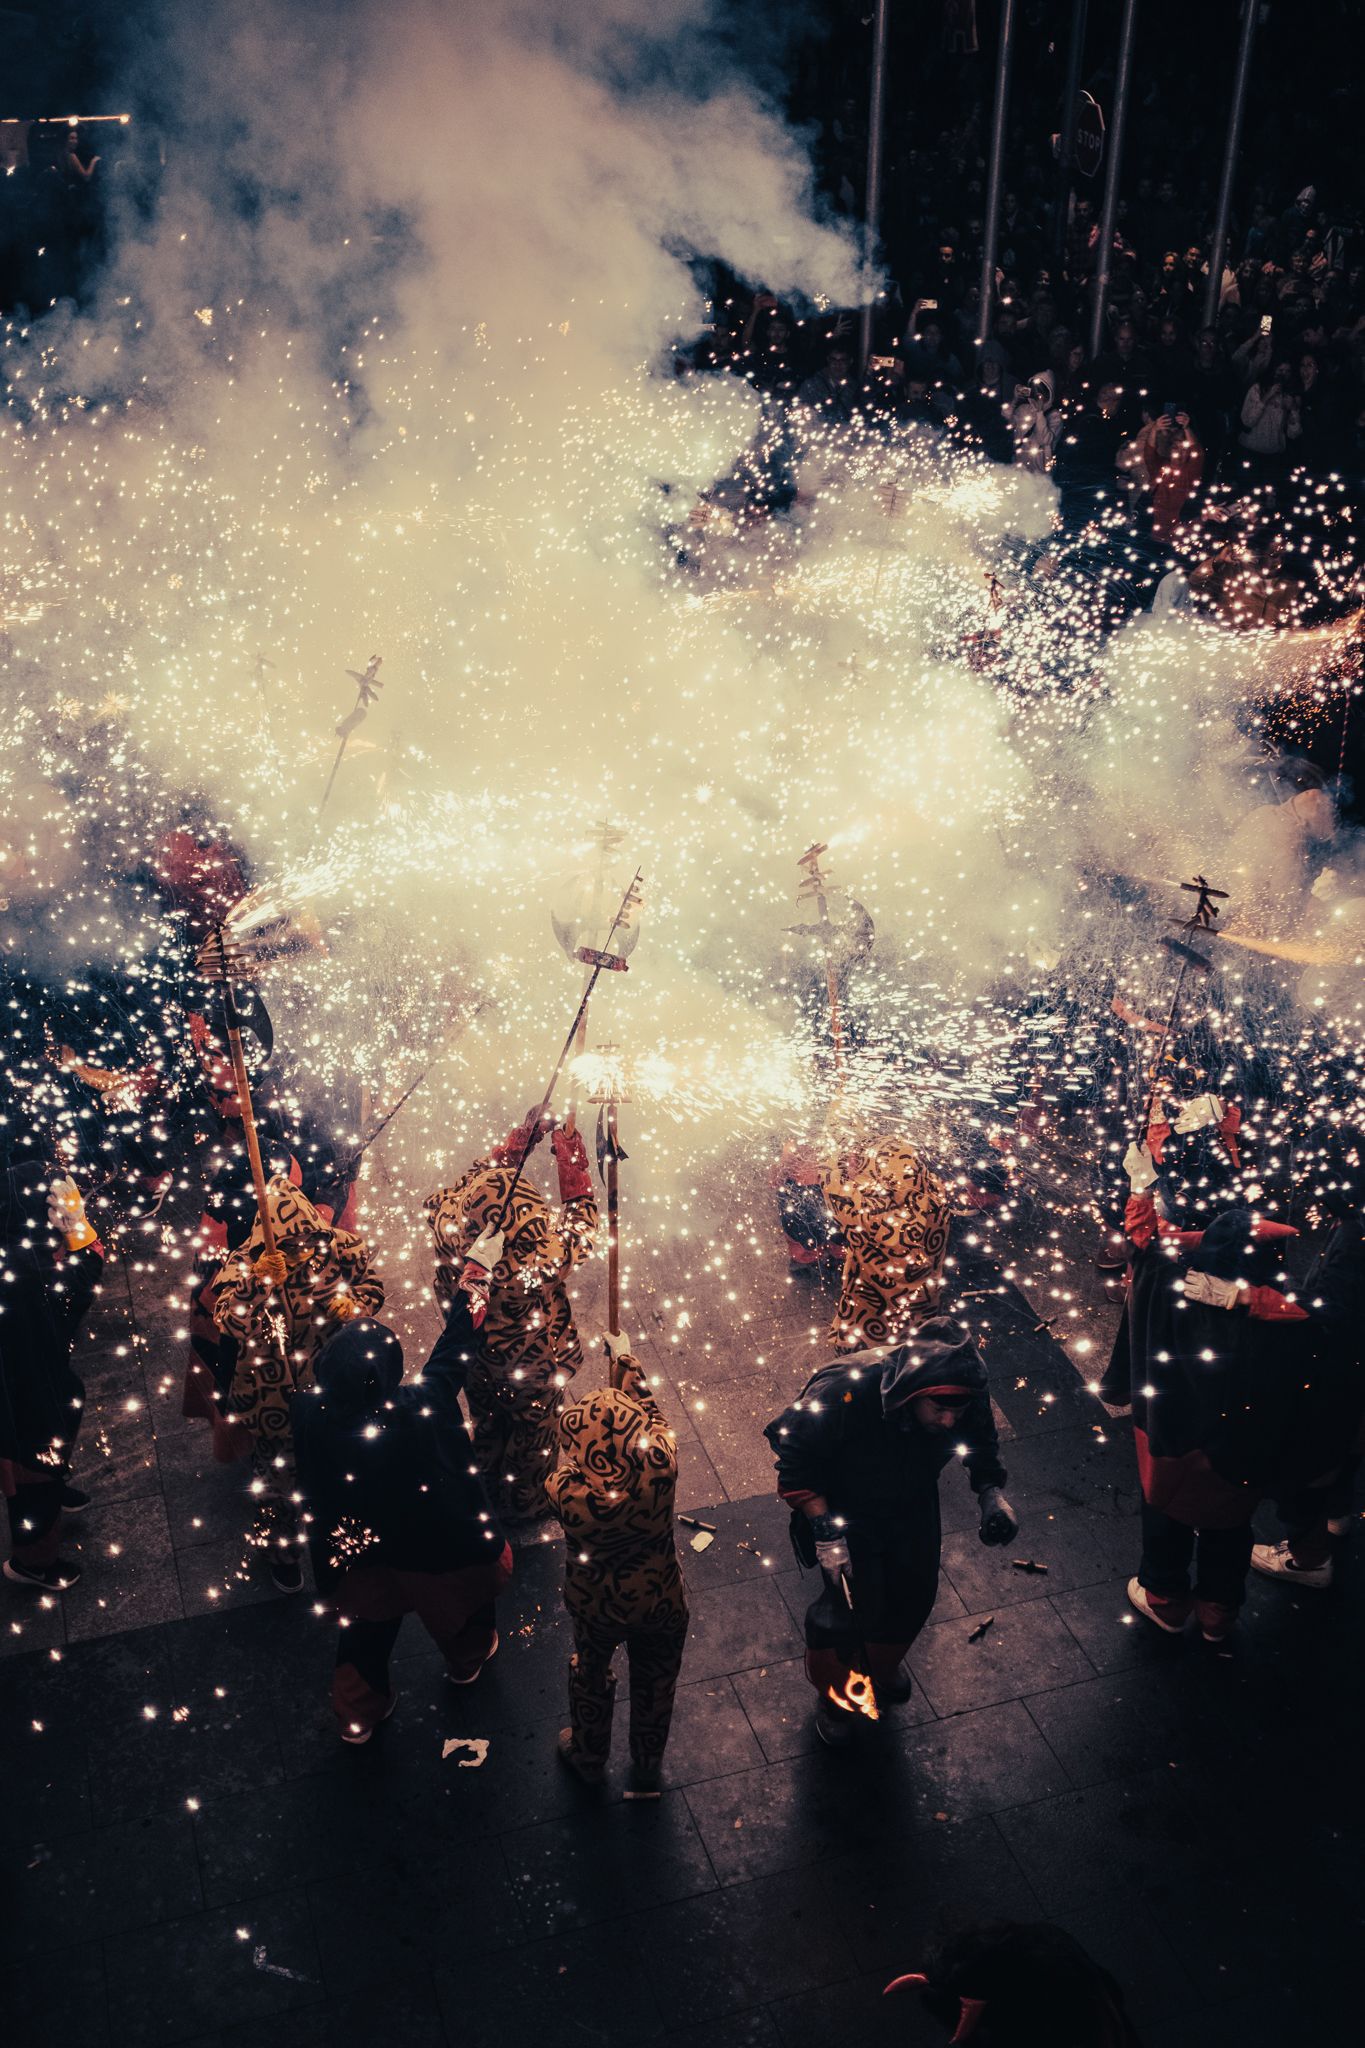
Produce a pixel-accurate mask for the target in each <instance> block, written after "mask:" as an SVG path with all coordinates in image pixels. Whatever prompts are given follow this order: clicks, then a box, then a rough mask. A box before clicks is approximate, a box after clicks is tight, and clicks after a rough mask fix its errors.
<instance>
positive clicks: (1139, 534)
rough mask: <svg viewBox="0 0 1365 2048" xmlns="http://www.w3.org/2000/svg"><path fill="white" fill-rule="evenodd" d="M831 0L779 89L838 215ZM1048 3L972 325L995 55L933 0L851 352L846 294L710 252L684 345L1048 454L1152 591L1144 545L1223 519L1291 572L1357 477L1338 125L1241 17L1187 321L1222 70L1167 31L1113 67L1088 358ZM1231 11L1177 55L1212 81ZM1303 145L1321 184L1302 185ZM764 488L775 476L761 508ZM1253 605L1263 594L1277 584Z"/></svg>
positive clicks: (1364, 441)
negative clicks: (797, 283)
mask: <svg viewBox="0 0 1365 2048" xmlns="http://www.w3.org/2000/svg"><path fill="white" fill-rule="evenodd" d="M828 5H829V7H830V9H831V11H832V14H833V16H834V17H837V18H836V19H835V20H834V21H833V23H832V28H831V34H830V35H829V36H828V37H827V38H826V40H825V41H824V42H823V43H822V44H820V45H819V46H818V50H817V52H816V59H817V60H818V61H813V62H812V64H811V66H810V69H809V72H808V73H798V77H797V82H796V85H795V87H794V89H793V96H792V97H793V110H794V111H795V112H796V113H797V114H798V115H802V114H804V115H805V116H806V117H807V118H808V119H810V120H811V121H812V123H813V124H814V125H815V128H816V131H817V135H818V140H817V144H816V156H817V162H818V164H819V167H820V175H821V180H822V184H823V189H824V193H825V197H826V202H827V204H828V205H829V206H830V208H831V210H832V211H833V212H835V213H836V214H842V215H844V216H845V217H847V218H848V219H849V220H850V222H852V223H857V222H859V221H860V220H861V217H862V213H863V208H864V203H865V199H864V190H863V177H864V164H865V158H866V142H867V132H866V117H867V116H866V110H867V85H866V71H865V66H866V60H867V50H868V46H867V40H866V33H867V32H866V27H865V25H864V27H863V31H862V37H861V40H860V36H859V19H858V14H857V10H852V11H850V10H849V9H847V8H845V7H844V6H843V0H828ZM1153 11H1154V10H1152V9H1149V10H1148V13H1149V14H1151V13H1153ZM1093 12H1094V11H1093V10H1092V16H1093ZM933 13H934V10H932V9H931V10H930V15H931V17H932V15H933ZM1069 13H1070V10H1069V9H1068V8H1066V7H1064V6H1061V5H1058V4H1055V0H1052V4H1049V0H1024V4H1023V6H1022V8H1021V17H1022V26H1021V30H1020V33H1019V36H1018V38H1017V44H1016V55H1015V81H1014V96H1013V102H1012V105H1013V116H1012V119H1011V122H1010V126H1009V129H1008V135H1007V143H1006V149H1005V156H1004V163H1003V171H1004V181H1005V182H1004V192H1003V200H1002V207H1001V218H1000V227H999V239H998V243H997V265H996V271H995V286H996V288H995V296H994V302H993V305H992V309H991V317H990V319H989V322H988V332H987V335H986V338H985V340H984V342H983V341H982V340H981V339H980V338H979V327H980V317H979V316H980V298H981V278H982V264H983V250H984V236H985V192H986V183H987V160H986V159H987V150H988V137H989V115H990V95H991V91H992V88H993V84H994V73H995V52H994V47H993V44H991V43H990V42H989V41H988V38H987V37H986V35H985V33H984V24H983V29H982V32H981V33H979V34H978V32H977V29H976V27H975V25H974V24H975V11H974V9H973V7H971V6H970V5H969V6H965V7H964V6H961V5H958V4H950V5H945V7H944V8H943V10H942V34H941V36H939V37H937V38H933V39H931V40H928V41H926V40H925V39H924V38H923V37H921V38H920V39H919V40H918V41H916V42H915V43H914V44H913V46H912V47H909V48H906V47H902V48H901V51H900V57H901V60H902V71H901V74H900V76H899V77H898V75H897V71H896V62H895V60H896V56H897V48H896V43H895V39H894V37H893V42H892V50H891V57H892V66H891V74H890V82H889V87H888V94H887V117H886V134H885V171H884V177H883V187H882V208H881V238H880V254H881V258H882V262H883V265H884V271H885V280H886V283H885V292H884V296H883V298H882V299H881V301H880V303H879V304H878V307H877V309H876V318H875V323H874V339H873V345H872V351H871V355H870V359H869V363H868V365H867V369H866V372H865V374H863V375H860V373H859V365H858V348H857V343H858V332H857V320H856V315H853V314H850V313H845V314H843V315H838V314H822V315H820V316H818V317H811V316H810V313H809V309H806V308H800V307H795V306H785V305H781V304H779V303H778V302H777V301H776V300H775V299H774V298H773V297H772V296H771V295H770V294H768V293H766V292H764V291H762V290H758V291H753V290H751V289H749V288H746V286H745V285H744V283H743V282H742V281H741V280H739V279H737V278H733V277H729V276H726V275H724V274H713V277H712V285H713V290H714V298H713V315H714V318H713V324H712V326H711V327H710V328H709V329H708V331H707V333H706V334H705V335H703V336H702V338H701V341H700V343H699V344H698V346H697V348H696V349H695V350H693V351H692V352H691V353H690V355H689V357H688V361H689V363H690V364H691V365H692V366H696V367H707V368H715V369H727V370H730V371H734V372H737V373H738V374H741V375H743V376H745V377H747V378H748V379H750V380H751V381H752V382H753V383H754V385H755V386H756V387H757V388H758V389H759V390H760V391H762V392H763V393H764V394H765V395H767V396H768V397H769V398H770V400H772V401H774V402H775V403H776V404H777V405H779V406H783V407H785V406H786V404H787V402H788V401H796V402H798V403H799V405H801V406H804V407H806V408H813V409H815V410H816V411H817V412H818V413H821V414H824V415H826V416H829V417H833V418H836V419H851V418H853V417H854V416H855V415H858V414H861V415H862V416H863V417H864V418H866V419H870V420H872V421H874V422H875V421H882V420H885V419H887V418H891V419H896V420H907V421H914V420H919V421H923V422H925V423H927V424H929V425H931V426H935V427H938V428H940V429H942V430H943V431H944V432H946V433H947V434H949V435H951V436H954V437H956V438H958V439H960V440H961V441H962V442H964V443H965V444H967V445H969V446H974V447H975V448H977V449H979V450H980V451H981V452H982V453H983V454H984V456H985V457H986V458H988V459H989V460H991V461H994V462H1000V463H1007V462H1012V463H1017V464H1021V465H1023V466H1024V467H1026V468H1028V469H1030V470H1033V471H1036V472H1039V473H1042V474H1046V475H1048V476H1049V477H1051V479H1052V480H1053V482H1054V483H1055V484H1056V485H1057V487H1058V492H1059V514H1060V519H1061V522H1062V527H1063V529H1064V530H1069V531H1070V532H1071V533H1073V534H1080V533H1081V532H1083V531H1084V530H1086V529H1087V528H1089V527H1091V526H1092V525H1093V522H1094V520H1095V518H1096V516H1097V515H1102V516H1103V517H1104V518H1105V519H1106V520H1107V521H1108V522H1110V524H1111V525H1112V524H1113V522H1114V521H1115V520H1116V519H1118V520H1120V521H1121V522H1122V523H1123V524H1124V526H1125V528H1126V529H1127V532H1128V533H1129V534H1130V535H1131V536H1133V537H1134V538H1135V539H1136V540H1137V542H1138V544H1139V545H1140V546H1142V547H1145V548H1147V549H1148V550H1149V551H1150V553H1151V557H1152V563H1153V574H1152V576H1151V578H1150V579H1149V592H1150V590H1151V589H1154V588H1155V586H1156V583H1157V582H1158V581H1159V580H1160V572H1161V568H1162V566H1163V563H1164V562H1166V561H1167V560H1169V559H1171V558H1175V559H1183V560H1184V561H1185V564H1186V566H1187V567H1189V568H1191V569H1193V568H1194V567H1195V566H1196V565H1197V564H1198V563H1200V562H1201V561H1206V560H1207V558H1208V556H1209V555H1210V554H1211V553H1213V552H1216V551H1217V549H1218V548H1219V546H1220V545H1221V544H1222V542H1223V541H1224V540H1226V538H1227V536H1228V525H1229V521H1231V524H1232V526H1233V527H1234V528H1236V529H1237V530H1238V535H1239V546H1240V545H1241V544H1242V543H1243V542H1244V541H1245V538H1246V533H1245V529H1246V526H1247V523H1248V521H1252V522H1253V523H1254V524H1256V526H1257V527H1258V529H1259V539H1258V541H1257V543H1256V544H1257V546H1259V547H1260V548H1261V550H1262V551H1263V553H1264V551H1265V550H1271V551H1274V552H1276V553H1277V554H1278V556H1279V557H1280V558H1281V559H1283V558H1284V557H1285V556H1286V555H1288V556H1290V557H1292V556H1293V555H1294V553H1295V551H1296V550H1297V552H1298V554H1299V557H1300V561H1299V570H1300V576H1299V580H1300V583H1302V582H1303V581H1304V580H1305V578H1306V575H1307V569H1308V557H1309V556H1310V555H1311V554H1312V553H1313V552H1314V550H1315V549H1316V548H1317V546H1318V543H1319V540H1320V537H1321V533H1322V529H1323V521H1324V516H1325V515H1324V500H1325V498H1326V497H1329V496H1330V500H1331V507H1330V508H1329V509H1330V512H1331V516H1332V517H1333V518H1334V519H1335V523H1336V528H1337V532H1336V539H1337V541H1338V542H1339V541H1340V539H1341V527H1342V521H1341V514H1342V513H1343V512H1344V513H1345V515H1346V518H1347V519H1348V520H1349V519H1350V517H1351V515H1352V512H1353V511H1354V509H1355V508H1356V507H1357V506H1358V505H1359V503H1360V501H1361V499H1362V498H1365V216H1363V215H1362V206H1361V193H1360V185H1359V181H1358V180H1356V179H1354V178H1352V177H1351V176H1350V175H1349V174H1348V173H1347V172H1345V171H1344V170H1343V169H1342V167H1341V163H1340V158H1339V155H1338V154H1337V153H1336V152H1337V149H1338V140H1337V137H1338V133H1339V131H1338V130H1337V129H1336V127H1335V126H1332V127H1330V128H1329V129H1328V130H1327V131H1326V132H1324V130H1323V127H1322V115H1323V113H1324V111H1325V106H1324V90H1325V89H1323V88H1321V87H1319V88H1318V90H1317V94H1316V97H1314V98H1313V99H1311V100H1310V99H1308V98H1302V97H1301V96H1300V95H1298V94H1297V92H1296V91H1295V90H1294V89H1293V86H1292V81H1284V80H1282V79H1277V78H1276V76H1275V69H1274V67H1275V66H1276V65H1277V64H1280V63H1282V58H1283V53H1282V52H1281V51H1280V50H1279V48H1278V47H1277V46H1274V47H1273V46H1271V45H1270V43H1269V42H1268V41H1267V40H1266V38H1265V37H1264V36H1263V42H1262V46H1261V48H1260V51H1259V56H1258V69H1257V70H1256V71H1255V72H1254V74H1253V77H1254V80H1255V81H1256V86H1257V90H1254V91H1253V95H1252V101H1251V105H1250V108H1249V114H1248V124H1247V131H1246V139H1245V143H1244V147H1243V153H1242V164H1241V168H1240V171H1239V176H1238V179H1237V182H1236V185H1235V187H1234V207H1233V214H1232V220H1231V223H1230V232H1229V240H1228V246H1227V252H1226V258H1225V262H1224V265H1223V268H1222V274H1221V276H1220V277H1219V279H1218V281H1217V290H1216V293H1215V294H1214V303H1215V306H1216V311H1215V312H1214V314H1213V317H1212V319H1211V320H1210V319H1207V318H1206V311H1207V302H1208V297H1209V293H1208V286H1209V260H1210V247H1211V241H1212V233H1213V224H1214V212H1215V203H1216V191H1217V178H1218V171H1219V167H1220V158H1221V152H1222V147H1223V141H1224V124H1225V120H1226V104H1225V100H1224V99H1223V98H1222V97H1221V95H1210V94H1209V93H1207V92H1204V93H1203V96H1202V98H1201V97H1200V88H1199V84H1198V78H1197V77H1196V76H1195V75H1194V72H1195V67H1194V66H1193V65H1191V64H1180V65H1175V64H1167V63H1166V62H1165V61H1164V58H1165V57H1166V56H1169V54H1170V53H1169V51H1165V52H1161V51H1159V52H1158V53H1157V54H1158V55H1159V56H1161V57H1162V59H1163V61H1162V62H1161V63H1160V64H1159V65H1158V66H1156V67H1149V71H1148V74H1147V75H1140V76H1139V80H1138V83H1137V85H1136V87H1135V91H1134V106H1133V108H1132V109H1131V115H1130V124H1129V135H1128V144H1127V148H1126V151H1125V158H1124V175H1123V178H1122V181H1121V184H1120V197H1119V203H1118V216H1117V228H1116V234H1115V241H1114V247H1113V253H1112V261H1111V265H1110V271H1111V283H1110V287H1109V292H1108V296H1107V304H1106V309H1105V316H1104V321H1103V328H1102V339H1101V345H1100V348H1099V350H1098V352H1097V353H1096V354H1095V355H1094V356H1093V357H1092V354H1091V351H1090V347H1089V336H1090V328H1091V304H1092V280H1093V278H1094V273H1095V270H1096V267H1097V263H1098V258H1099V213H1100V201H1101V195H1102V187H1103V179H1102V175H1101V176H1099V177H1094V178H1087V177H1085V176H1082V175H1079V174H1077V175H1074V176H1073V177H1072V178H1071V179H1070V180H1069V183H1064V182H1062V181H1061V180H1060V178H1059V169H1058V162H1057V154H1056V143H1057V139H1058V138H1057V136H1056V134H1055V133H1049V127H1050V126H1051V128H1052V129H1054V130H1055V129H1056V128H1058V127H1059V126H1060V109H1061V80H1062V73H1063V69H1064V62H1065V40H1064V39H1065V30H1066V24H1067V19H1068V17H1069ZM1211 14H1212V11H1211ZM845 17H847V18H845ZM964 22H965V24H966V27H965V28H964ZM1236 26H1237V11H1236V9H1235V8H1227V9H1223V10H1219V11H1218V17H1217V20H1216V21H1215V20H1213V19H1209V20H1208V21H1205V20H1203V18H1201V21H1200V23H1198V24H1193V25H1191V27H1190V30H1189V35H1188V36H1187V43H1188V44H1189V47H1188V49H1187V51H1186V54H1187V55H1189V56H1193V55H1195V54H1200V55H1203V56H1205V57H1206V59H1207V64H1208V67H1209V68H1210V71H1211V72H1212V73H1213V75H1215V76H1216V77H1217V79H1218V83H1219V84H1220V86H1222V87H1230V84H1231V66H1232V57H1233V49H1232V45H1233V43H1234V42H1235V33H1236ZM1327 26H1328V24H1326V23H1324V32H1326V29H1327ZM1092 29H1093V32H1092V35H1091V39H1090V44H1089V45H1088V46H1087V47H1088V49H1089V48H1092V47H1093V48H1096V50H1097V55H1099V56H1100V57H1101V58H1102V57H1103V55H1104V52H1103V50H1102V49H1099V48H1098V46H1099V45H1101V44H1102V42H1103V40H1104V39H1103V37H1102V35H1101V33H1100V29H1099V27H1098V26H1094V25H1093V24H1092ZM1200 34H1204V35H1205V36H1206V37H1207V38H1208V42H1207V48H1206V49H1201V50H1200V51H1199V52H1195V50H1194V48H1193V44H1192V42H1190V38H1191V37H1195V36H1198V35H1200ZM1141 54H1142V53H1141V51H1140V52H1139V55H1140V57H1141ZM1217 66H1221V67H1222V68H1221V70H1218V71H1214V70H1213V67H1217ZM1083 76H1084V77H1085V79H1086V83H1087V85H1089V86H1091V87H1093V88H1094V90H1095V92H1096V95H1097V96H1098V97H1099V98H1100V101H1101V104H1104V103H1106V102H1108V103H1109V105H1110V110H1111V112H1112V99H1111V94H1112V79H1110V78H1109V77H1108V76H1107V75H1106V74H1105V72H1104V71H1103V69H1102V68H1101V69H1100V70H1094V71H1086V72H1084V73H1083ZM1207 83H1208V74H1206V75H1205V84H1206V85H1207ZM1281 88H1282V89H1281ZM1257 91H1259V93H1260V98H1259V99H1258V97H1257ZM1315 124H1316V125H1315ZM1324 159H1325V160H1326V163H1327V177H1330V179H1331V182H1330V183H1329V182H1327V177H1324V179H1323V182H1322V183H1320V184H1319V183H1318V182H1317V180H1318V178H1319V177H1320V175H1322V174H1321V173H1320V172H1319V168H1318V167H1319V165H1320V164H1321V163H1322V162H1323V161H1324ZM767 481H768V482H769V483H770V484H771V483H773V477H772V472H771V469H770V470H769V472H768V478H767ZM1324 486H1326V492H1324V488H1323V487H1324ZM786 488H787V480H786V479H784V478H781V477H779V478H778V479H777V480H776V484H775V487H774V489H773V492H772V503H771V504H770V507H769V509H772V508H773V506H775V505H777V504H780V503H781V501H782V494H783V491H784V490H785V489H786ZM1253 515H1254V517H1253ZM1355 516H1356V517H1357V518H1358V517H1359V516H1360V514H1359V512H1358V511H1356V512H1355ZM1272 528H1273V529H1276V530H1275V531H1272ZM1262 580H1263V581H1264V580H1265V579H1262ZM1271 580H1272V581H1273V580H1274V579H1271ZM1291 609H1295V608H1293V607H1291ZM1263 616H1265V617H1267V618H1269V619H1270V620H1271V621H1272V622H1273V621H1274V619H1275V617H1276V616H1277V612H1276V603H1275V598H1274V594H1273V592H1272V593H1271V595H1270V596H1269V598H1268V600H1267V605H1266V607H1265V611H1264V614H1263Z"/></svg>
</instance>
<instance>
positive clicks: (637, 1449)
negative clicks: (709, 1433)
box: [545, 1359, 687, 1776]
mask: <svg viewBox="0 0 1365 2048" xmlns="http://www.w3.org/2000/svg"><path fill="white" fill-rule="evenodd" d="M623 1376H624V1379H625V1385H624V1386H623V1387H622V1388H621V1389H620V1390H619V1391H618V1390H615V1389H613V1388H609V1387H604V1388H602V1389H601V1390H600V1391H599V1392H598V1393H595V1394H588V1395H587V1396H585V1398H584V1399H583V1400H581V1401H575V1402H573V1403H572V1405H571V1406H569V1407H568V1408H566V1409H565V1410H564V1413H563V1414H562V1415H561V1416H560V1418H559V1442H560V1458H559V1464H558V1465H557V1466H556V1468H555V1470H554V1471H553V1472H552V1473H551V1474H550V1477H549V1479H548V1480H547V1481H546V1487H545V1490H546V1492H547V1493H548V1495H549V1497H550V1500H551V1502H552V1504H553V1506H554V1510H555V1513H556V1514H557V1515H558V1516H559V1519H560V1521H561V1522H562V1523H563V1524H564V1539H565V1551H564V1556H565V1564H564V1604H565V1606H566V1607H567V1608H568V1610H569V1616H570V1619H571V1620H572V1622H573V1631H574V1655H573V1660H572V1662H571V1664H570V1667H569V1725H570V1730H571V1734H572V1742H573V1749H574V1754H575V1758H576V1760H577V1766H578V1768H579V1769H580V1771H581V1772H582V1774H583V1775H584V1776H597V1775H600V1773H601V1772H602V1770H603V1769H604V1768H605V1766H606V1761H607V1756H608V1754H609V1752H610V1749H611V1715H612V1703H613V1700H614V1697H615V1692H616V1675H615V1673H614V1672H613V1670H612V1658H613V1657H614V1655H615V1653H616V1651H617V1650H618V1649H619V1648H620V1646H621V1644H622V1643H624V1644H625V1646H626V1655H627V1657H628V1659H629V1664H630V1753H631V1761H632V1762H633V1763H634V1764H635V1766H636V1767H637V1769H640V1770H643V1771H645V1772H646V1773H655V1772H657V1770H658V1767H659V1764H660V1762H661V1761H662V1758H663V1753H664V1747H665V1744H666V1743H667V1741H668V1729H669V1723H670V1722H671V1720H672V1718H673V1696H674V1693H675V1691H676V1690H677V1684H678V1672H679V1669H680V1668H681V1665H682V1655H683V1645H684V1643H685V1642H686V1640H687V1595H686V1590H685V1588H684V1586H683V1577H682V1572H681V1570H680V1569H679V1566H678V1557H677V1552H676V1550H675V1549H674V1546H673V1496H674V1492H675V1489H676V1487H677V1481H678V1446H677V1441H676V1439H675V1437H674V1435H673V1432H672V1430H671V1429H669V1427H668V1425H667V1423H666V1422H665V1421H664V1418H663V1416H662V1415H661V1414H660V1412H659V1408H658V1405H657V1403H656V1402H655V1399H654V1396H653V1394H652V1393H651V1392H650V1390H649V1387H648V1385H647V1384H646V1382H645V1379H644V1376H643V1374H642V1373H641V1372H640V1371H639V1368H638V1367H637V1366H636V1365H635V1363H634V1361H633V1360H629V1359H627V1360H625V1361H624V1362H623Z"/></svg>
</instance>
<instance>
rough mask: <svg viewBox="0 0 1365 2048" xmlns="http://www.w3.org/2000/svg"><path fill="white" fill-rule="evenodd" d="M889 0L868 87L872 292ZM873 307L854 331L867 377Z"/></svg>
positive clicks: (881, 6)
mask: <svg viewBox="0 0 1365 2048" xmlns="http://www.w3.org/2000/svg"><path fill="white" fill-rule="evenodd" d="M888 5H889V0H876V11H875V13H874V14H873V17H872V84H871V89H870V92H869V96H868V109H867V202H866V205H865V206H864V208H863V283H864V288H865V289H866V290H868V291H870V290H871V288H872V270H873V265H874V264H875V263H876V260H877V244H878V242H879V241H880V240H881V224H882V126H883V118H884V114H885V108H886V14H887V7H888ZM872 314H873V303H872V300H871V299H870V298H869V299H868V301H867V303H866V304H865V305H864V307H863V311H862V319H861V321H860V323H859V329H858V367H859V369H860V371H861V372H862V373H863V375H864V376H866V374H867V359H868V357H869V356H870V355H871V353H872Z"/></svg>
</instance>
